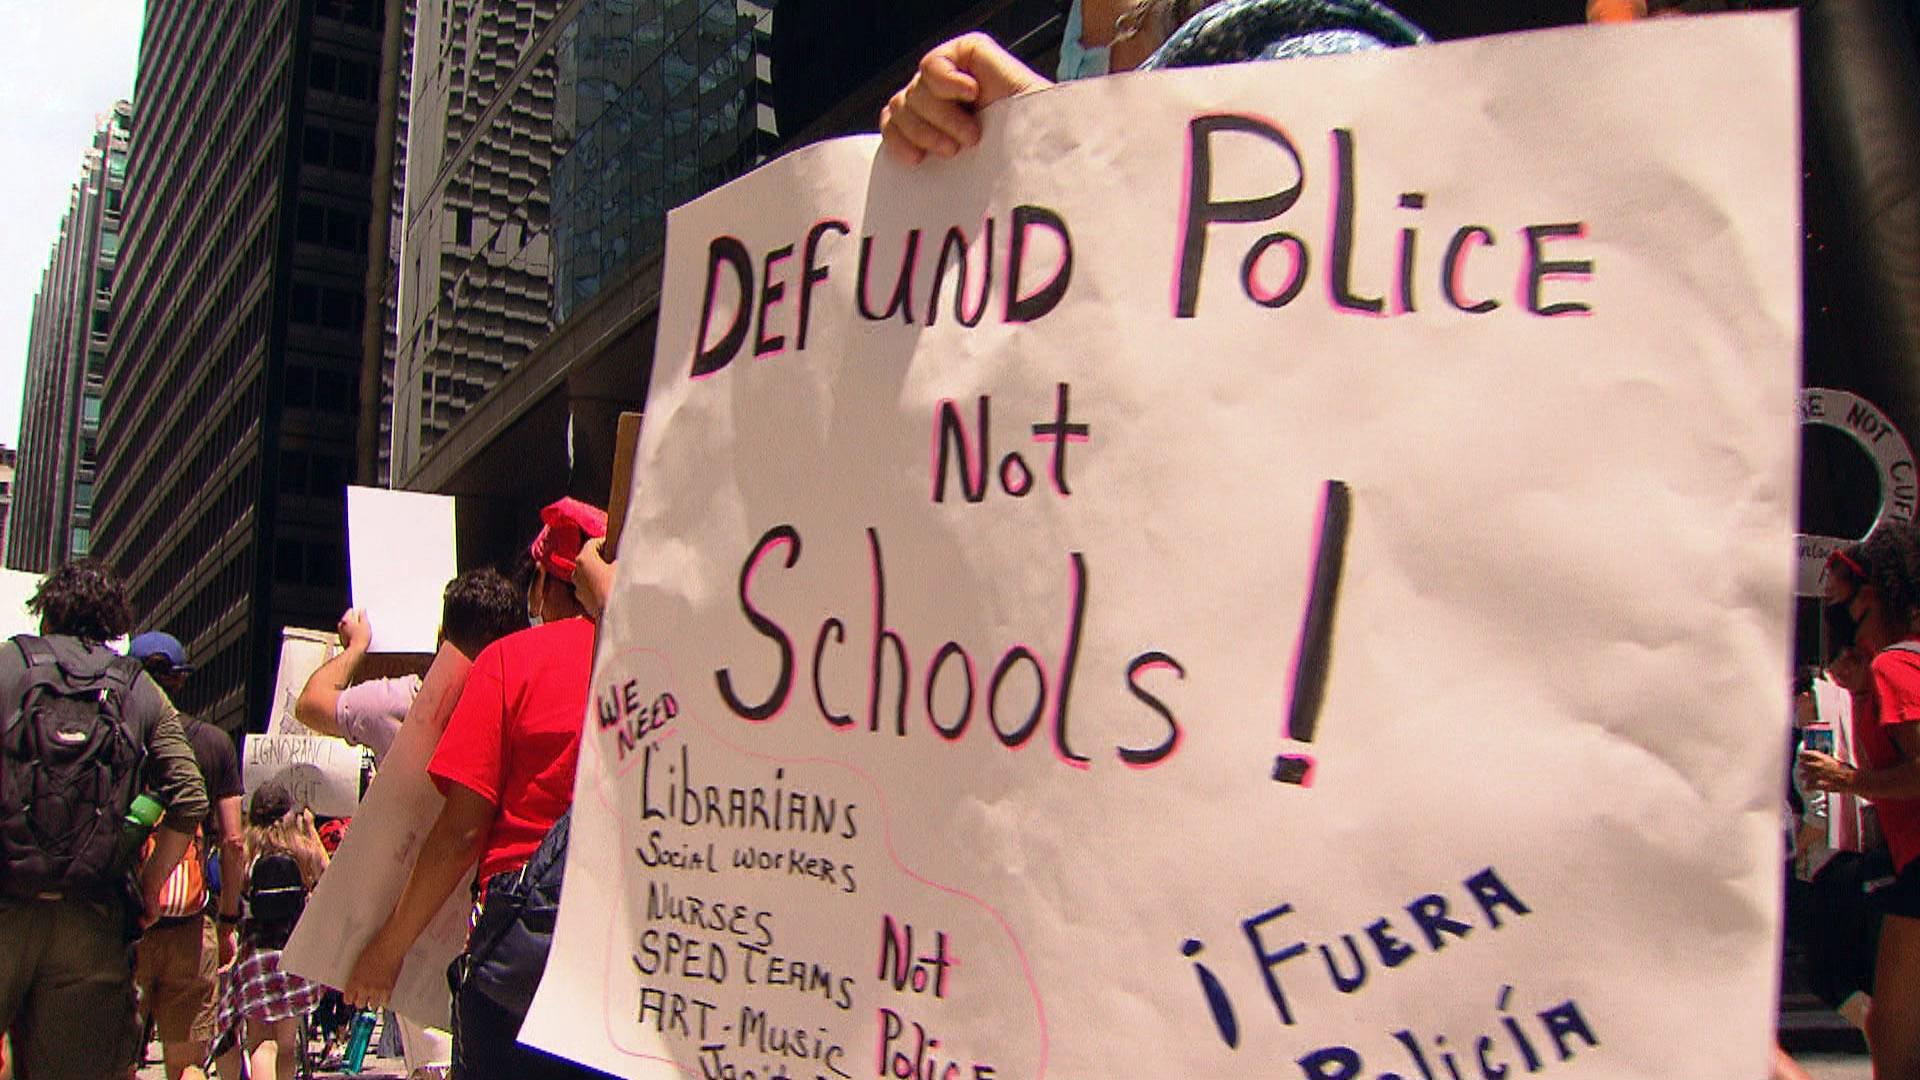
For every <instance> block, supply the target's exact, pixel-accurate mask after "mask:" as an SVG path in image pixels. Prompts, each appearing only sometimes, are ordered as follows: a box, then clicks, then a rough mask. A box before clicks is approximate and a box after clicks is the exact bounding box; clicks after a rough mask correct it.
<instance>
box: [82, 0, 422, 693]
mask: <svg viewBox="0 0 1920 1080" xmlns="http://www.w3.org/2000/svg"><path fill="white" fill-rule="evenodd" d="M384 24H385V12H384V5H383V4H381V3H379V2H378V0H233V2H230V3H225V4H220V5H210V4H201V3H196V2H191V0H151V2H150V3H148V5H147V15H146V26H145V32H144V34H143V37H142V41H141V48H140V63H139V73H138V77H137V81H136V90H135V98H134V100H135V102H136V103H137V107H136V110H135V114H134V123H133V139H132V149H131V153H130V155H129V159H128V165H127V198H126V201H127V207H128V221H129V227H128V229H127V232H126V236H125V238H124V241H123V244H122V251H121V256H120V258H121V267H120V275H119V276H120V282H119V285H118V287H117V289H116V295H115V299H116V318H115V319H114V320H113V324H112V333H111V335H110V340H109V343H108V349H107V361H108V362H107V372H106V379H105V398H106V408H105V411H104V414H103V417H102V424H101V433H102V435H101V441H100V446H101V452H100V481H99V509H98V512H97V514H96V522H97V523H96V526H95V528H94V532H93V543H94V547H95V549H96V550H97V551H98V552H100V553H101V554H102V555H104V556H105V557H106V558H107V559H109V560H110V561H111V562H112V563H113V564H114V565H115V566H116V567H117V568H118V569H119V571H120V572H121V574H123V575H124V576H125V577H126V578H127V581H128V584H129V586H130V590H131V594H132V599H133V601H134V607H135V611H136V613H137V615H138V617H139V619H140V621H141V624H142V626H143V627H155V628H159V629H165V630H168V631H170V632H172V633H173V634H175V635H176V636H178V637H179V638H180V639H181V640H182V641H184V642H186V643H187V646H188V650H189V653H190V654H191V656H192V658H193V660H194V662H195V663H196V664H197V665H198V666H199V672H198V674H197V675H196V676H195V677H194V679H193V680H191V681H190V682H189V684H188V687H187V690H186V693H185V695H184V696H183V699H182V701H181V705H182V707H183V708H186V709H189V710H192V711H194V712H196V713H198V714H199V715H200V716H202V717H203V718H204V719H207V720H210V721H214V722H217V723H219V724H220V725H221V726H223V727H226V728H228V729H230V730H232V729H238V728H241V727H244V726H249V725H251V726H254V727H258V726H259V724H261V723H263V722H264V720H265V718H266V716H267V713H268V709H269V702H268V700H267V699H268V697H269V695H270V694H271V692H272V684H273V674H274V665H275V663H276V662H277V656H278V645H279V637H280V631H281V629H282V627H284V626H287V625H299V626H310V627H311V626H320V627H327V626H331V625H332V624H333V622H334V620H335V619H336V618H337V617H338V616H339V613H340V611H341V610H342V609H343V608H344V607H345V605H346V600H347V589H346V545H345V511H344V499H345V494H344V493H345V484H346V482H347V481H348V480H349V478H350V477H351V474H352V469H353V464H354V453H355V441H354V440H355V431H354V428H355V419H356V417H357V415H358V412H359V410H358V408H357V403H358V388H357V382H358V379H359V376H360V368H361V356H362V350H361V333H362V328H363V324H362V320H363V318H364V317H365V311H364V309H365V306H366V305H365V302H364V293H365V282H366V276H367V275H366V270H367V261H368V250H367V249H368V233H369V225H370V220H371V213H372V206H371V203H372V199H371V192H372V189H373V184H372V174H373V164H374V158H375V137H374V134H375V129H376V126H377V124H376V113H377V108H376V102H377V98H378V76H379V72H380V52H381V34H382V29H383V26H384Z"/></svg>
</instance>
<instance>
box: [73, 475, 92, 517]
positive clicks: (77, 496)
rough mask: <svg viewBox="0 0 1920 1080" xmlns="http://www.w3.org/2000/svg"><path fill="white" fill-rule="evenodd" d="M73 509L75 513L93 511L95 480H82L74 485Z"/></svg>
mask: <svg viewBox="0 0 1920 1080" xmlns="http://www.w3.org/2000/svg"><path fill="white" fill-rule="evenodd" d="M73 509H74V512H75V513H82V514H85V513H91V512H92V510H93V482H92V481H91V480H82V481H80V482H79V483H77V484H75V485H73Z"/></svg>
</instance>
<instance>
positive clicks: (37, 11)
mask: <svg viewBox="0 0 1920 1080" xmlns="http://www.w3.org/2000/svg"><path fill="white" fill-rule="evenodd" d="M145 7H146V5H145V4H144V3H143V2H142V0H0V103H4V107H3V108H0V206H4V207H5V208H6V212H5V214H4V215H0V442H3V443H5V444H7V445H8V446H19V445H20V434H19V433H20V393H21V388H22V384H23V383H24V381H25V379H26V356H27V331H28V329H29V328H30V326H31V323H32V319H33V296H34V293H35V292H36V291H38V290H39V288H40V274H41V272H42V271H44V270H45V269H46V267H47V260H48V258H49V257H50V256H51V255H52V254H53V243H54V240H55V239H56V238H58V237H59V235H60V217H61V215H62V214H64V213H66V209H67V199H68V197H69V194H70V192H71V191H72V189H73V184H74V182H75V181H76V180H78V179H79V178H80V162H81V159H82V158H83V157H84V156H85V154H86V150H87V147H88V145H89V144H91V142H92V141H93V131H94V128H95V127H96V123H95V120H96V118H97V117H99V116H103V115H105V114H106V112H107V111H108V110H109V109H111V108H112V107H113V103H114V102H115V101H117V100H120V99H122V98H130V97H131V96H132V94H133V75H134V67H135V62H136V60H137V58H138V56H139V50H140V22H141V18H142V15H143V13H144V11H145Z"/></svg>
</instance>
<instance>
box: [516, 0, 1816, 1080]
mask: <svg viewBox="0 0 1920 1080" xmlns="http://www.w3.org/2000/svg"><path fill="white" fill-rule="evenodd" d="M1794 54H1795V45H1794V30H1793V23H1792V22H1791V21H1790V20H1788V19H1782V18H1775V17H1737V18H1735V17H1728V18H1713V19H1699V20H1682V21H1680V22H1678V23H1676V24H1670V25H1661V26H1639V27H1631V28H1624V29H1616V30H1598V31H1584V30H1582V31H1566V32H1554V33H1547V34H1539V35H1530V36H1523V37H1516V38H1506V39H1495V40H1485V41H1475V42H1466V43H1459V44H1453V45H1446V46H1437V47H1432V48H1424V49H1416V50H1406V51H1401V52H1395V53H1390V54H1376V55H1368V56H1362V57H1349V58H1338V59H1329V60H1307V61H1299V62H1290V63H1283V64H1248V65H1239V66H1234V67H1229V68H1215V69H1207V70H1199V71H1190V72H1179V73H1168V74H1159V75H1151V76H1126V77H1118V78H1109V79H1100V80H1095V81H1093V82H1091V83H1087V84H1082V85H1074V86H1068V87H1063V88H1060V89H1057V90H1053V91H1049V92H1046V93H1042V94H1037V95H1032V96H1030V97H1025V98H1021V99H1019V100H1016V101H1013V102H1010V103H1007V104H1005V105H1001V106H997V107H995V108H994V109H992V110H990V111H989V112H988V113H987V114H986V116H985V125H986V139H985V142H984V144H983V145H982V146H981V147H979V148H977V149H976V150H973V151H971V152H969V153H968V154H966V155H964V156H962V157H961V158H959V159H957V160H954V161H951V162H930V163H928V164H926V165H923V166H921V167H919V168H916V169H907V168H903V167H899V166H897V165H896V164H895V163H893V162H892V161H891V160H888V159H886V158H884V156H882V155H880V154H878V153H877V150H878V146H877V143H876V142H875V141H874V140H872V139H854V140H845V141H840V142H834V143H829V144H825V145H821V146H817V147H813V148H810V149H807V150H803V151H800V152H798V153H795V154H792V155H790V156H788V157H786V158H783V159H782V160H780V161H778V162H775V163H774V164H772V165H770V166H768V167H767V168H765V169H763V170H761V171H760V172H759V173H757V174H755V175H753V176H750V177H748V178H746V179H745V180H743V181H740V182H739V183H736V184H734V185H731V186H729V187H727V188H725V189H722V190H720V191H718V192H715V193H714V194H712V195H710V196H708V197H706V198H704V199H701V200H699V201H697V202H695V203H693V204H691V205H689V206H687V207H684V208H682V209H681V210H679V211H677V212H676V213H675V214H674V215H673V217H672V218H671V220H670V223H669V224H670V228H669V245H668V254H667V264H666V265H667V269H666V277H665V285H664V295H663V300H662V306H661V311H662V314H661V322H660V331H659V343H658V347H657V351H656V358H655V362H654V367H653V385H652V387H651V389H650V394H649V398H648V412H647V424H646V428H645V431H644V434H643V438H642V445H641V452H640V464H639V467H638V469H637V476H638V477H639V478H640V483H639V484H637V485H636V488H635V495H634V502H633V509H632V511H631V513H630V515H629V519H628V523H627V534H626V539H625V540H624V541H623V543H622V548H621V559H620V563H619V569H618V575H619V577H618V584H617V587H616V597H615V600H614V603H613V606H612V607H611V609H610V613H609V615H608V618H607V621H606V622H605V623H604V624H603V626H602V628H601V634H602V640H601V642H600V648H599V656H598V664H597V667H596V670H595V673H594V682H593V696H592V704H591V707H590V715H589V716H588V718H587V725H586V733H585V736H584V741H583V743H582V747H581V755H580V769H579V780H578V786H577V789H576V797H575V804H574V809H575V817H574V824H573V839H572V850H571V853H570V860H569V865H568V871H567V879H566V891H565V902H564V907H563V910H562V912H561V917H560V925H559V930H558V936H557V940H556V943H555V951H554V954H553V957H552V959H551V962H550V964H549V966H548V968H547V974H546V978H545V981H544V983H543V985H542V987H541V992H540V996H539V998H538V1000H537V1002H536V1004H535V1008H534V1011H533V1014H532V1017H531V1018H530V1020H529V1022H528V1024H527V1026H526V1028H525V1029H524V1030H523V1033H522V1037H523V1038H525V1039H527V1040H528V1041H530V1042H532V1043H534V1044H536V1045H538V1046H541V1047H543V1048H546V1049H549V1050H552V1051H554V1052H556V1053H560V1054H564V1055H567V1056H569V1057H574V1058H577V1059H580V1060H583V1061H585V1062H588V1063H590V1064H592V1065H594V1066H597V1067H599V1068H601V1069H605V1070H608V1071H611V1072H614V1073H617V1074H620V1075H624V1076H633V1077H668V1076H678V1075H688V1076H698V1077H705V1078H727V1080H741V1078H747V1077H752V1078H758V1080H764V1078H767V1077H819V1078H836V1077H837V1078H851V1077H892V1078H895V1080H911V1078H919V1080H961V1078H966V1080H987V1078H995V1080H1007V1078H1022V1080H1031V1078H1039V1077H1045V1076H1056V1077H1091V1076H1102V1077H1142V1078H1145V1077H1286V1076H1291V1077H1303V1078H1306V1080H1354V1078H1363V1080H1376V1078H1385V1077H1399V1078H1411V1077H1421V1078H1423V1080H1434V1078H1439V1077H1460V1076H1470V1075H1471V1076H1497V1075H1531V1074H1534V1073H1542V1074H1546V1075H1555V1076H1567V1077H1644V1078H1656V1077H1657V1078H1662V1080H1665V1078H1671V1077H1680V1076H1684V1077H1689V1078H1726V1080H1746V1078H1748V1077H1752V1076H1757V1075H1763V1074H1764V1070H1765V1068H1766V1063H1767V1060H1768V1058H1767V1053H1768V1049H1769V1046H1770V1043H1771V1020H1772V1013H1773V1004H1774V1003H1773V990H1774V981H1775V980H1774V971H1775V964H1776V962H1777V956H1778V952H1777V948H1776V934H1777V926H1778V899H1777V897H1778V889H1779V886H1778V881H1779V874H1780V860H1781V849H1780V832H1779V818H1780V805H1779V804H1780V791H1781V786H1780V785H1781V776H1782V775H1783V773H1782V770H1783V768H1784V762H1783V759H1782V740H1781V738H1780V730H1779V729H1780V725H1781V723H1782V722H1784V718H1785V717H1786V716H1787V689H1788V687H1787V684H1786V680H1785V672H1786V666H1787V665H1786V664H1785V663H1784V658H1785V650H1786V645H1787V627H1786V616H1787V613H1788V610H1789V603H1790V598H1791V595H1792V585H1793V552H1792V539H1793V522H1792V520H1791V514H1790V510H1791V506H1792V502H1793V491H1794V485H1795V472H1794V456H1795V455H1794V450H1795V439H1796V425H1795V411H1794V400H1795V371H1796V363H1797V347H1798V337H1797V335H1798V316H1799V312H1798V298H1799V258H1798V255H1799V233H1798V229H1797V224H1796V221H1797V208H1798V205H1799V203H1798V199H1799V194H1798V150H1797V139H1796V123H1795V116H1796V109H1797V103H1798V97H1797V90H1796V86H1795V78H1794ZM1652 88H1658V93H1657V94H1654V93H1652Z"/></svg>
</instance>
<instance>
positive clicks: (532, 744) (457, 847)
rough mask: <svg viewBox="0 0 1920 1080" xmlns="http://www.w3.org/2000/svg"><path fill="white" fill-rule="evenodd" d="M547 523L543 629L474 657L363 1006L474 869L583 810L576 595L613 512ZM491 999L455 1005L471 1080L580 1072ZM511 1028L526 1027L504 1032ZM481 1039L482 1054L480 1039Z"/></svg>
mask: <svg viewBox="0 0 1920 1080" xmlns="http://www.w3.org/2000/svg"><path fill="white" fill-rule="evenodd" d="M541 518H542V519H543V520H544V521H545V523H546V527H545V528H543V529H542V530H541V531H540V535H539V536H538V537H537V538H535V540H534V542H533V545H532V548H531V553H532V556H533V560H534V566H535V569H534V580H533V585H532V587H531V588H530V589H529V590H528V593H527V607H528V613H529V614H530V615H531V617H532V619H533V621H534V623H535V625H534V626H533V627H532V628H531V629H528V630H522V631H520V632H519V633H516V634H509V635H508V636H506V637H504V638H501V639H500V640H498V641H496V642H494V643H493V644H491V645H489V646H487V647H486V648H484V649H482V650H481V651H480V655H479V656H477V657H475V658H474V661H473V668H472V670H471V671H469V672H468V674H467V682H466V686H465V687H464V688H463V689H462V690H461V692H460V700H459V702H458V703H457V704H456V705H455V706H454V709H453V715H452V716H451V717H450V718H449V719H448V721H447V728H446V731H445V732H444V733H442V735H441V736H440V745H439V746H438V748H437V749H435V751H434V755H433V760H432V763H431V764H430V765H429V766H428V768H427V772H428V774H429V775H431V776H432V777H433V779H434V782H435V783H436V784H437V785H438V786H439V788H440V791H441V793H442V794H443V795H445V796H446V799H447V801H446V805H445V806H444V807H443V808H442V809H441V811H440V816H439V817H438V818H437V819H436V820H435V821H434V824H433V829H432V831H431V832H430V833H429V834H428V835H427V838H426V841H425V842H424V843H423V844H422V845H421V848H420V857H419V859H418V861H416V862H415V864H414V867H413V871H412V873H411V874H410V875H409V876H408V878H407V884H406V887H405V888H404V889H403V890H402V891H401V894H400V899H399V901H398V903H396V904H395V906H394V910H393V914H392V915H391V916H389V917H388V919H387V921H386V923H385V924H384V925H383V926H382V927H381V928H380V930H379V931H378V932H376V933H375V934H374V936H373V939H372V940H371V941H370V942H368V944H367V946H366V948H365V949H363V950H362V951H361V953H360V957H359V960H358V962H357V963H355V965H354V968H353V974H352V975H350V976H349V977H348V979H347V986H346V987H344V988H343V989H344V990H345V992H346V997H347V1000H348V1001H350V1002H353V1003H354V1004H356V1005H362V1006H368V1007H378V1006H381V1005H384V1004H385V1003H386V1001H387V999H388V998H389V997H390V996H391V995H392V993H393V985H394V983H395V981H396V980H397V979H398V978H399V974H400V965H401V962H402V960H403V959H404V958H405V957H406V954H407V950H408V949H410V948H412V947H413V943H414V941H415V940H416V939H418V938H419V936H420V934H421V932H422V931H424V930H425V929H426V927H427V924H428V923H429V922H431V921H432V919H433V916H434V914H435V913H436V912H438V911H439V910H440V906H441V905H442V904H444V903H446V899H447V897H448V895H450V894H451V893H452V892H453V890H454V889H455V888H457V887H458V886H459V884H460V882H461V881H462V880H463V879H464V878H465V877H466V874H467V871H468V870H469V869H471V868H472V867H473V866H474V864H475V863H478V864H479V875H478V880H479V881H480V882H481V885H482V888H483V889H484V888H485V886H486V883H487V882H489V881H491V880H492V879H493V878H495V877H496V876H497V875H500V874H503V873H509V872H512V871H516V870H518V869H519V868H520V867H521V866H523V865H525V863H526V861H527V859H528V858H529V857H530V856H531V855H532V854H533V851H534V849H535V848H537V847H538V846H539V844H540V840H541V838H542V837H544V836H545V835H546V833H547V830H548V829H549V828H551V827H552V825H553V823H554V821H555V820H557V819H558V818H559V817H560V815H561V814H563V813H565V812H566V810H567V808H568V806H569V805H571V804H572V802H573V774H574V768H575V766H576V764H577V763H578V761H579V752H580V729H581V725H582V723H583V721H584V719H585V717H586V712H587V691H588V683H589V680H590V679H591V676H592V666H593V633H594V627H593V623H592V622H590V621H589V620H587V619H586V618H585V617H584V612H583V611H582V610H581V607H580V605H579V602H578V601H577V600H575V599H574V595H573V585H572V581H573V571H574V567H575V565H576V560H577V558H578V557H579V552H580V546H581V544H582V543H583V542H584V541H585V540H587V539H589V538H592V537H598V536H604V535H606V531H607V518H606V514H605V513H603V512H602V511H600V510H598V509H595V508H594V507H591V506H588V505H586V504H584V503H580V502H577V501H575V500H573V499H562V500H560V501H559V502H557V503H554V504H553V505H552V506H549V507H547V508H546V509H545V510H544V511H542V512H541ZM480 997H482V995H477V994H462V995H461V1000H460V1002H459V1003H458V1006H457V1007H456V1009H455V1010H454V1043H455V1062H456V1072H457V1074H458V1075H461V1076H466V1077H480V1076H495V1075H498V1076H513V1077H544V1076H549V1075H569V1076H576V1075H580V1074H579V1073H578V1072H577V1071H574V1067H572V1066H569V1065H566V1064H565V1063H561V1062H559V1060H558V1059H555V1058H551V1057H548V1056H547V1055H544V1054H540V1053H539V1052H537V1051H533V1050H529V1049H527V1048H525V1047H520V1046H519V1045H518V1044H517V1043H516V1042H515V1039H516V1037H517V1035H518V1031H517V1028H518V1024H517V1023H513V1024H510V1025H509V1024H508V1023H507V1022H506V1021H504V1020H502V1019H500V1018H497V1017H494V1016H491V1015H488V1014H486V1013H485V1010H486V1009H487V1008H488V1003H487V1002H485V1001H482V1000H477V999H479V998H480ZM469 999H475V1000H469ZM508 1026H511V1027H512V1028H513V1029H515V1030H502V1029H503V1028H505V1027H508ZM476 1039H477V1040H480V1042H481V1043H482V1045H481V1046H475V1045H473V1044H474V1041H475V1040H476ZM462 1066H464V1068H463V1067H462Z"/></svg>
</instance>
